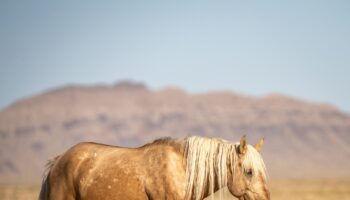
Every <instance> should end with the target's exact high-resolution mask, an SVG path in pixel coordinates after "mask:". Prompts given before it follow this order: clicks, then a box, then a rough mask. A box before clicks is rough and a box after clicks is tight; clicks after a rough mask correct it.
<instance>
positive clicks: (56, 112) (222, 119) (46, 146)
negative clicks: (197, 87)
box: [0, 82, 350, 183]
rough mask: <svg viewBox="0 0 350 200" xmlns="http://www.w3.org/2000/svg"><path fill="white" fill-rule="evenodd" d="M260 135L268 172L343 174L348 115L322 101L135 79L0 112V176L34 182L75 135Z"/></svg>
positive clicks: (125, 141) (118, 138)
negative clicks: (160, 85)
mask: <svg viewBox="0 0 350 200" xmlns="http://www.w3.org/2000/svg"><path fill="white" fill-rule="evenodd" d="M243 134H246V135H247V136H248V141H249V142H250V143H255V142H256V141H258V139H259V138H261V137H265V139H266V143H265V147H264V150H263V155H264V158H265V160H266V163H267V167H268V171H269V174H270V176H272V177H310V178H315V177H316V178H317V177H331V176H341V177H344V176H345V177H350V170H349V169H350V159H349V158H350V145H349V144H350V116H348V115H346V114H344V113H342V112H340V111H339V110H337V109H336V108H335V107H333V106H331V105H327V104H316V103H310V102H305V101H302V100H298V99H293V98H290V97H287V96H283V95H271V96H264V97H252V96H244V95H240V94H236V93H233V92H229V91H222V92H220V91H216V92H209V93H203V94H189V93H187V92H185V91H183V90H181V89H177V88H166V89H163V90H159V91H153V90H150V89H148V88H147V87H146V86H144V85H142V84H135V83H132V82H121V83H118V84H116V85H113V86H106V85H97V86H79V85H73V86H66V87H62V88H58V89H54V90H51V91H48V92H45V93H43V94H39V95H35V96H33V97H30V98H26V99H22V100H20V101H17V102H15V103H14V104H12V105H11V106H9V107H7V108H6V109H4V110H2V111H1V112H0V138H1V140H0V141H1V143H0V144H1V145H0V182H1V183H39V182H40V181H41V175H42V173H43V170H44V165H45V162H46V161H47V160H48V159H49V158H52V157H53V156H55V155H57V154H60V153H62V152H63V151H64V150H66V149H67V148H69V147H70V146H71V145H73V144H75V143H77V142H80V141H95V142H102V143H108V144H113V145H122V146H137V145H141V144H143V143H145V142H149V141H151V140H153V139H155V138H158V137H163V136H171V137H183V136H186V135H203V136H209V137H221V138H225V139H228V140H231V141H237V140H239V138H240V136H241V135H243Z"/></svg>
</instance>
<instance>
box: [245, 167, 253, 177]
mask: <svg viewBox="0 0 350 200" xmlns="http://www.w3.org/2000/svg"><path fill="white" fill-rule="evenodd" d="M245 174H246V176H247V177H249V178H250V177H252V176H253V170H252V169H248V170H247V171H246V172H245Z"/></svg>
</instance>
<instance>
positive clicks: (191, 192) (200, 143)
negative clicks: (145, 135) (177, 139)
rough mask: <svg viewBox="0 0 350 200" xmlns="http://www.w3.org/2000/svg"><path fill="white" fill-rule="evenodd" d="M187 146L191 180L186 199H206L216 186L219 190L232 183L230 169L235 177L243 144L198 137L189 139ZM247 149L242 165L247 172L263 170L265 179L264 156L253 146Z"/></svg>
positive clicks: (188, 179) (186, 152) (187, 173)
mask: <svg viewBox="0 0 350 200" xmlns="http://www.w3.org/2000/svg"><path fill="white" fill-rule="evenodd" d="M185 142H186V145H185V158H186V178H187V185H186V198H185V199H194V200H200V199H203V197H204V195H205V193H206V192H207V191H208V189H209V192H210V193H214V190H215V188H214V187H215V183H217V184H218V188H222V187H225V186H226V185H227V182H228V180H227V179H228V173H227V172H228V167H230V168H231V169H230V170H231V171H232V172H233V173H234V163H237V159H238V156H237V153H236V147H237V146H238V145H239V143H238V144H235V143H231V142H228V141H226V140H221V139H216V138H204V137H198V136H192V137H188V138H186V139H185ZM247 147H248V148H247V152H246V155H245V159H244V160H243V163H242V167H243V169H248V168H252V169H253V170H254V171H256V170H259V171H262V172H263V176H265V165H264V162H263V160H262V158H261V156H260V154H259V153H258V152H257V151H256V150H255V149H254V147H252V146H250V145H247ZM228 164H229V165H228ZM216 181H217V182H216Z"/></svg>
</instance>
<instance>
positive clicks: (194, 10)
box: [0, 0, 350, 112]
mask: <svg viewBox="0 0 350 200" xmlns="http://www.w3.org/2000/svg"><path fill="white" fill-rule="evenodd" d="M0 70H1V71H0V81H1V82H0V95H1V96H0V109H2V108H4V107H5V106H7V105H9V104H10V103H11V102H13V101H14V100H16V99H19V98H22V97H25V96H30V95H33V94H37V93H40V92H42V91H43V90H46V89H49V88H52V87H56V86H61V85H65V84H70V83H84V84H94V83H114V82H115V81H117V80H120V79H132V80H136V81H142V82H144V83H146V84H147V85H149V86H150V87H152V88H155V89H158V88H162V87H165V86H167V85H177V86H179V87H182V88H184V89H186V90H188V91H191V92H203V91H208V90H221V89H229V90H232V91H236V92H242V93H245V94H251V95H267V94H270V93H283V94H287V95H291V96H295V97H300V98H302V99H307V100H311V101H316V102H329V103H332V104H334V105H336V106H338V107H339V108H341V109H342V110H345V111H347V112H350V1H348V0H344V1H337V0H327V1H322V0H314V1H313V0H307V1H305V0H300V1H299V0H290V1H285V0H284V1H277V0H276V1H268V0H265V1H261V0H258V1H249V0H247V1H243V0H239V1H234V0H230V1H203V0H201V1H189V0H187V1H168V0H161V1H144V0H142V1H133V0H125V1H80V2H79V1H71V0H70V1H63V0H60V1H47V0H43V1H27V0H25V1H12V0H9V1H6V0H1V1H0Z"/></svg>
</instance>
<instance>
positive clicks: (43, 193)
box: [39, 156, 60, 200]
mask: <svg viewBox="0 0 350 200" xmlns="http://www.w3.org/2000/svg"><path fill="white" fill-rule="evenodd" d="M59 157H60V156H56V157H55V158H54V159H52V160H49V161H48V162H47V163H46V165H45V167H46V169H45V172H44V175H43V180H42V183H41V189H40V194H39V200H48V199H49V193H50V185H49V178H50V173H51V168H52V166H53V165H54V164H55V162H56V161H57V159H58V158H59Z"/></svg>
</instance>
